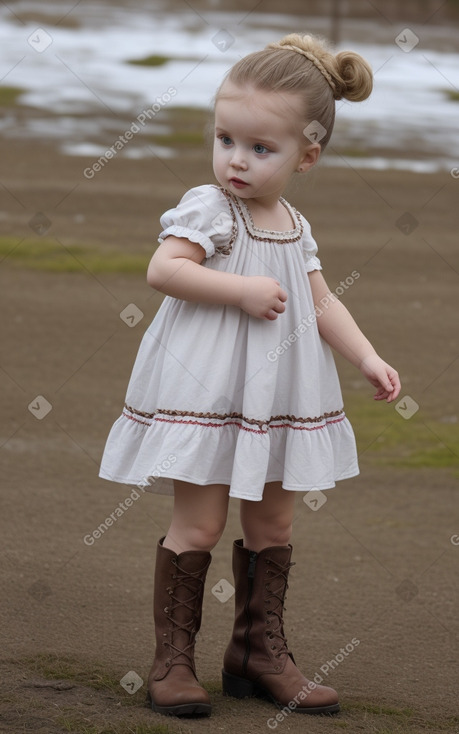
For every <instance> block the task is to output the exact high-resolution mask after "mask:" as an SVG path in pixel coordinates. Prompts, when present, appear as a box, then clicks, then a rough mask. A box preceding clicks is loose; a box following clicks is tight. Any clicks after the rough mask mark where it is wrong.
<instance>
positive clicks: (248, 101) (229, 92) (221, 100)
mask: <svg viewBox="0 0 459 734" xmlns="http://www.w3.org/2000/svg"><path fill="white" fill-rule="evenodd" d="M301 119H302V100H301V97H300V95H298V94H296V93H292V92H276V91H271V90H264V89H256V88H255V87H252V86H239V85H236V84H234V83H233V82H230V81H225V82H224V83H223V85H222V87H221V89H220V92H219V94H218V97H217V101H216V103H215V124H216V125H223V126H224V125H225V124H227V125H229V124H232V125H233V126H237V127H241V128H244V129H245V130H246V131H247V132H248V133H249V132H253V130H258V131H260V129H261V131H264V133H266V132H268V128H269V132H270V134H272V135H289V134H293V133H296V132H297V130H298V126H299V125H300V127H301V129H302V125H301Z"/></svg>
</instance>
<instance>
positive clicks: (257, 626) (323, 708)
mask: <svg viewBox="0 0 459 734" xmlns="http://www.w3.org/2000/svg"><path fill="white" fill-rule="evenodd" d="M242 543H243V542H242V540H236V541H235V542H234V546H233V573H234V580H235V586H236V594H235V603H236V613H235V620H234V629H233V636H232V639H231V641H230V643H229V645H228V647H227V649H226V652H225V656H224V661H223V693H224V694H225V695H227V696H234V697H235V698H245V697H247V696H258V697H260V698H267V699H269V700H271V701H273V702H274V703H276V704H277V705H279V706H281V707H283V706H288V707H289V708H290V710H291V711H292V713H297V714H334V713H337V712H338V711H339V704H338V695H337V693H336V691H335V690H334V689H333V688H329V687H328V686H321V685H317V684H316V683H314V682H313V681H308V679H307V678H305V677H304V676H303V675H302V673H300V671H299V670H298V668H297V667H296V665H295V660H294V658H293V655H292V653H291V652H290V651H289V649H288V646H287V641H286V639H285V634H284V621H283V611H284V600H285V593H286V591H287V580H288V573H289V569H290V567H291V566H293V565H294V564H293V563H291V562H290V558H291V554H292V546H291V545H289V546H276V547H272V548H264V549H263V550H262V551H260V552H259V553H255V551H250V550H248V549H247V548H244V547H243V544H242Z"/></svg>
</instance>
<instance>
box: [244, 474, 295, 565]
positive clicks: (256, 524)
mask: <svg viewBox="0 0 459 734" xmlns="http://www.w3.org/2000/svg"><path fill="white" fill-rule="evenodd" d="M294 507H295V492H290V491H289V490H287V489H282V483H281V482H269V483H268V484H265V488H264V492H263V499H262V500H261V502H253V501H251V500H241V526H242V532H243V534H244V546H245V547H246V548H249V549H250V550H252V551H256V552H257V553H259V552H260V551H261V550H263V548H270V547H272V546H280V545H283V546H286V545H288V543H289V541H290V537H291V534H292V522H293V512H294Z"/></svg>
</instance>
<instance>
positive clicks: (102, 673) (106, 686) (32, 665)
mask: <svg viewBox="0 0 459 734" xmlns="http://www.w3.org/2000/svg"><path fill="white" fill-rule="evenodd" d="M20 662H21V663H22V664H23V665H24V666H25V667H26V668H29V670H31V671H33V672H34V673H36V674H38V675H41V676H43V678H46V679H47V680H71V681H73V682H76V683H79V684H80V685H83V686H87V687H88V688H92V689H94V690H95V691H110V692H112V693H115V694H117V695H120V694H122V693H123V690H124V689H122V687H121V686H120V679H121V677H122V676H118V675H116V673H113V672H110V671H107V670H106V669H105V668H104V667H103V666H102V665H100V664H97V663H94V664H91V665H90V667H88V663H87V662H83V661H82V660H79V659H78V658H74V657H72V656H70V655H54V654H52V653H43V654H39V655H36V656H35V657H31V658H24V659H22V660H21V661H20ZM134 695H135V694H134ZM129 698H134V696H130V695H129Z"/></svg>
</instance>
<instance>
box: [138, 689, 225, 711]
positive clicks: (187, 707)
mask: <svg viewBox="0 0 459 734" xmlns="http://www.w3.org/2000/svg"><path fill="white" fill-rule="evenodd" d="M147 702H148V703H149V704H150V707H151V710H152V711H154V712H155V713H156V714H163V715H164V716H210V714H211V711H212V705H211V704H210V703H179V704H177V705H176V706H158V705H157V704H156V703H155V702H154V701H153V699H152V697H151V694H150V692H148V694H147Z"/></svg>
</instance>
